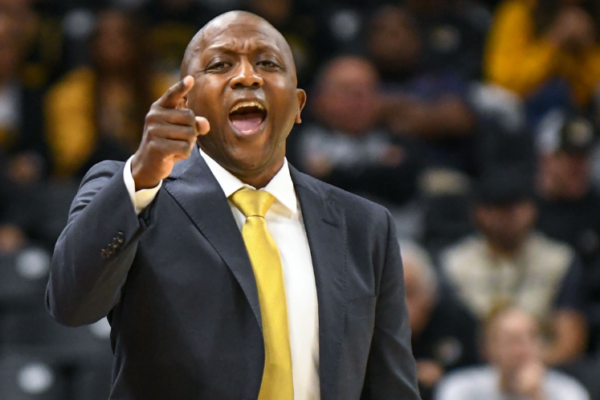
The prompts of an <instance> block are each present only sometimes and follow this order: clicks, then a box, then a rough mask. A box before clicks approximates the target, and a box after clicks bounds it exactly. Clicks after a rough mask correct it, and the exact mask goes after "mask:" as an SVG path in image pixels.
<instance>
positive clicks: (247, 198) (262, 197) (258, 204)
mask: <svg viewBox="0 0 600 400" xmlns="http://www.w3.org/2000/svg"><path fill="white" fill-rule="evenodd" d="M229 199H230V200H231V202H232V203H233V204H234V205H235V206H236V207H237V208H238V209H239V210H240V211H241V212H242V214H244V215H245V216H246V218H248V217H253V216H258V217H262V218H264V217H265V214H266V213H267V211H269V208H270V207H271V205H272V204H273V202H274V201H275V197H273V195H272V194H271V193H268V192H265V191H264V190H254V189H250V188H242V189H240V190H238V191H237V192H235V193H234V194H232V195H231V196H229Z"/></svg>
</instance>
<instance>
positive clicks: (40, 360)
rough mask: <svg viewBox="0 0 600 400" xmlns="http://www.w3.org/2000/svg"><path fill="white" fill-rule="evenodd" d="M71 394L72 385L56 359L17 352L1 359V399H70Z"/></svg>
mask: <svg viewBox="0 0 600 400" xmlns="http://www.w3.org/2000/svg"><path fill="white" fill-rule="evenodd" d="M68 392H69V383H68V381H67V379H66V377H65V374H64V372H63V371H62V370H61V367H60V366H59V364H58V363H57V362H56V360H54V359H52V358H50V357H44V356H38V355H31V354H29V355H27V354H21V353H17V352H3V355H2V356H0V399H2V400H66V399H68V398H69V396H68ZM80 400H84V399H80Z"/></svg>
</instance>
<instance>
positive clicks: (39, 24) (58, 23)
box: [0, 0, 66, 90]
mask: <svg viewBox="0 0 600 400" xmlns="http://www.w3.org/2000/svg"><path fill="white" fill-rule="evenodd" d="M0 9H2V10H4V11H5V12H8V13H9V14H10V15H11V16H12V17H13V18H14V19H15V20H16V21H18V22H19V23H18V27H17V29H18V30H19V31H20V35H22V36H23V37H24V42H25V48H24V54H23V56H24V60H23V63H22V65H21V66H20V71H19V72H20V76H21V79H22V81H23V83H24V84H25V85H26V86H27V87H30V88H32V89H36V90H42V89H46V88H47V86H48V85H49V84H50V83H51V82H53V81H54V80H55V79H56V78H58V76H59V75H60V74H61V73H62V72H63V68H64V61H65V47H66V39H65V34H64V31H63V20H62V18H63V13H64V11H65V9H66V5H65V4H64V2H62V1H54V0H45V1H44V0H0Z"/></svg>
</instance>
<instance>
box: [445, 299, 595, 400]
mask: <svg viewBox="0 0 600 400" xmlns="http://www.w3.org/2000/svg"><path fill="white" fill-rule="evenodd" d="M483 339H484V348H485V355H486V358H487V359H488V361H489V363H490V365H489V366H482V367H476V368H472V369H466V370H462V371H458V372H455V373H453V374H452V375H450V376H448V377H447V378H445V379H444V380H443V381H442V382H441V383H440V386H439V391H438V393H437V395H436V399H437V400H483V399H485V400H509V399H520V400H589V395H588V393H587V392H586V390H585V389H584V387H583V386H581V384H579V383H578V382H577V381H575V380H574V379H573V378H570V377H568V376H566V375H564V374H562V373H560V372H557V371H553V370H549V369H547V368H546V366H545V365H544V362H543V357H542V353H543V350H542V349H543V344H542V336H541V335H540V328H539V325H538V323H537V322H536V320H535V318H533V317H532V316H531V315H530V314H528V313H527V312H525V311H523V310H521V309H518V308H509V309H506V310H502V311H499V312H497V313H496V314H495V315H494V316H492V317H491V318H490V320H489V322H488V323H487V324H486V327H485V330H484V332H483Z"/></svg>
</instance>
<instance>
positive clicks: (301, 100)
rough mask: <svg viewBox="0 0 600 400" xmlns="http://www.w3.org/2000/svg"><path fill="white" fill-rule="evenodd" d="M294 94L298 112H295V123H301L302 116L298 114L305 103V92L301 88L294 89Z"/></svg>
mask: <svg viewBox="0 0 600 400" xmlns="http://www.w3.org/2000/svg"><path fill="white" fill-rule="evenodd" d="M296 96H298V113H297V114H296V123H297V124H301V123H302V118H301V117H300V114H301V113H302V110H303V109H304V106H305V105H306V92H305V91H304V90H302V89H296Z"/></svg>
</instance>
